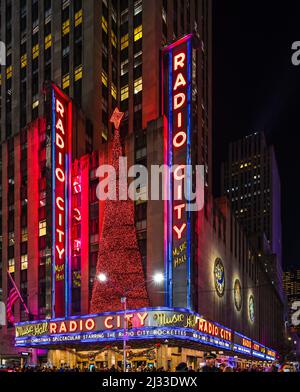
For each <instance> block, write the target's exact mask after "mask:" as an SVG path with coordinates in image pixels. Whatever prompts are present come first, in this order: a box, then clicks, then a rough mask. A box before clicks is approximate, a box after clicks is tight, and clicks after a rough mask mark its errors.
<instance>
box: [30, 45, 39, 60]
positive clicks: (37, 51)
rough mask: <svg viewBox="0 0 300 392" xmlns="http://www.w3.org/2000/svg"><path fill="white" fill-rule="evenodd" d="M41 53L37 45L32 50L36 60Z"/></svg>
mask: <svg viewBox="0 0 300 392" xmlns="http://www.w3.org/2000/svg"><path fill="white" fill-rule="evenodd" d="M39 53H40V49H39V44H36V45H34V47H33V48H32V58H33V59H36V58H37V57H38V56H39Z"/></svg>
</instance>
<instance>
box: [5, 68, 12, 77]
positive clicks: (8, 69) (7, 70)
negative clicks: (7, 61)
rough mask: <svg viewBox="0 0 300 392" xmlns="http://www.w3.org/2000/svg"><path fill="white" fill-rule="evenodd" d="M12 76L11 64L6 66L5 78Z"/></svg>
mask: <svg viewBox="0 0 300 392" xmlns="http://www.w3.org/2000/svg"><path fill="white" fill-rule="evenodd" d="M11 77H12V65H10V66H9V67H7V68H6V78H7V79H10V78H11Z"/></svg>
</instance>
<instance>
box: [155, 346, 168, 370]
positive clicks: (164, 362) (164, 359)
mask: <svg viewBox="0 0 300 392" xmlns="http://www.w3.org/2000/svg"><path fill="white" fill-rule="evenodd" d="M156 360H157V367H158V368H159V367H163V368H164V370H167V369H168V345H167V344H162V345H161V346H160V347H159V348H158V349H157V358H156Z"/></svg>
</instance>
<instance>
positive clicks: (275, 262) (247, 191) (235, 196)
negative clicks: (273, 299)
mask: <svg viewBox="0 0 300 392" xmlns="http://www.w3.org/2000/svg"><path fill="white" fill-rule="evenodd" d="M221 188H222V192H223V194H224V195H227V197H228V198H229V200H230V201H231V204H232V210H233V212H234V214H235V216H236V218H237V219H238V221H239V222H240V224H241V225H242V226H243V228H244V230H245V231H246V233H247V234H248V236H249V237H252V238H253V240H254V242H255V244H256V247H257V249H258V250H260V251H262V252H266V253H269V254H270V257H268V258H267V260H264V264H265V267H266V270H267V271H268V272H269V273H270V275H271V277H272V280H273V281H276V285H278V288H279V290H280V292H282V234H281V185H280V178H279V172H278V166H277V161H276V156H275V151H274V147H273V146H271V145H268V143H267V141H266V137H265V135H264V133H258V132H256V133H253V134H251V135H249V136H246V137H244V138H243V139H241V140H239V141H236V142H233V143H231V144H230V146H229V152H228V160H227V161H226V163H224V164H223V166H222V186H221ZM271 254H273V255H274V257H272V256H271Z"/></svg>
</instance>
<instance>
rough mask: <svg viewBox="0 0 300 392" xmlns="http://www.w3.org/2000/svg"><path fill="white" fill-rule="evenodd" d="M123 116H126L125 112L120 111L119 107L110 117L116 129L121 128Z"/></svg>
mask: <svg viewBox="0 0 300 392" xmlns="http://www.w3.org/2000/svg"><path fill="white" fill-rule="evenodd" d="M123 117H124V113H123V112H120V111H119V109H118V108H115V110H114V112H113V114H112V116H111V118H110V122H111V123H113V124H114V126H115V129H119V128H120V124H121V121H122V119H123Z"/></svg>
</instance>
